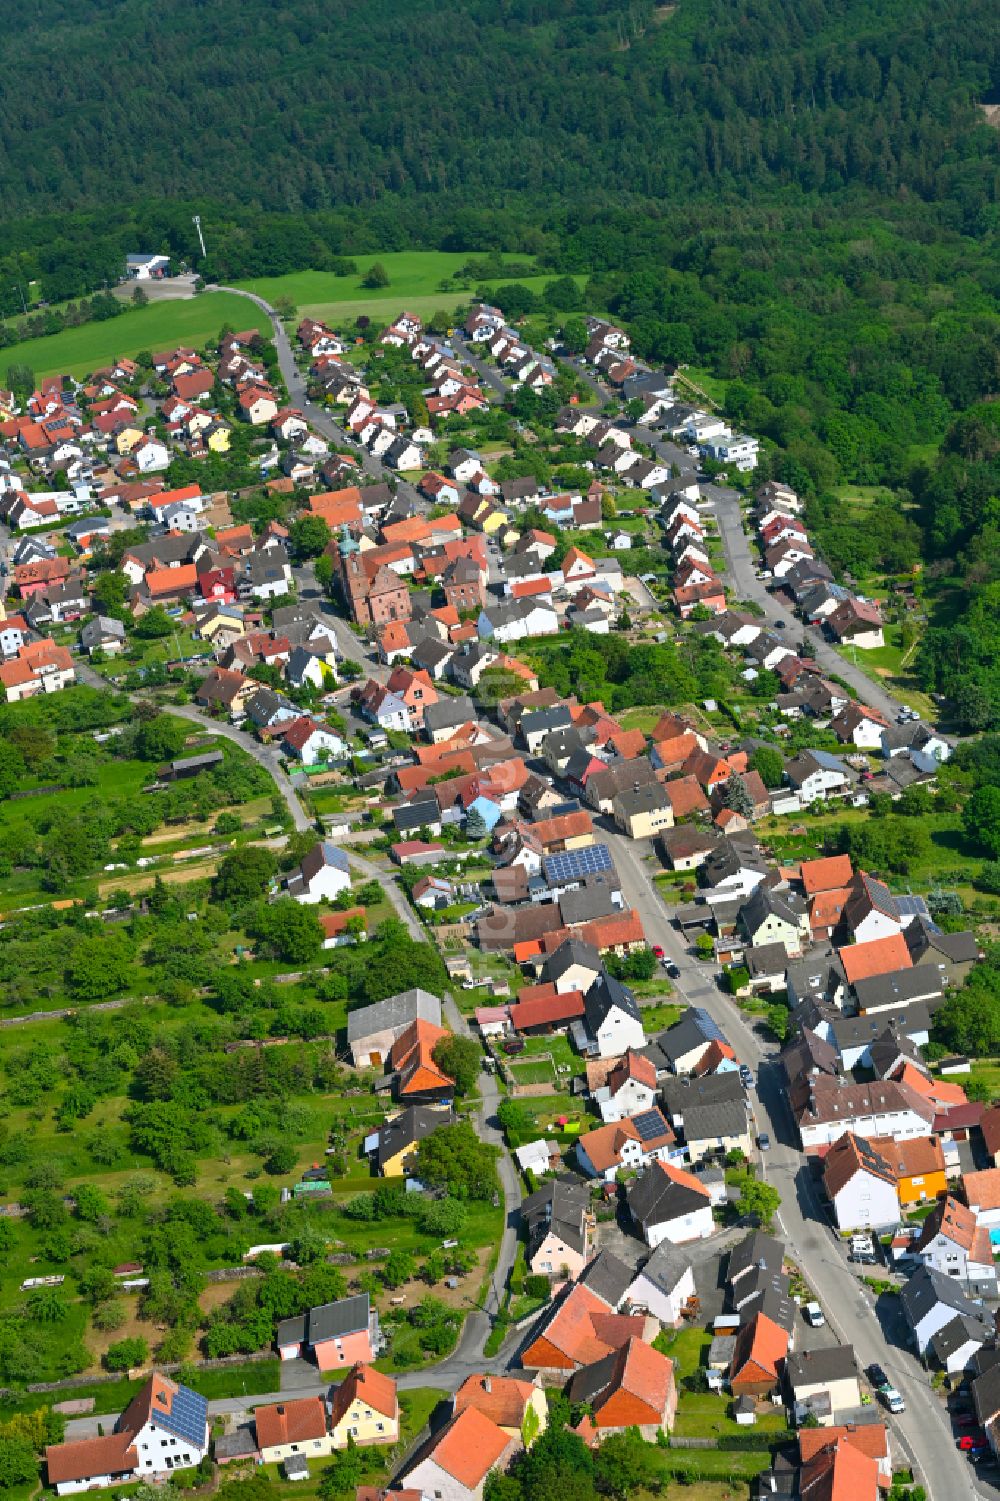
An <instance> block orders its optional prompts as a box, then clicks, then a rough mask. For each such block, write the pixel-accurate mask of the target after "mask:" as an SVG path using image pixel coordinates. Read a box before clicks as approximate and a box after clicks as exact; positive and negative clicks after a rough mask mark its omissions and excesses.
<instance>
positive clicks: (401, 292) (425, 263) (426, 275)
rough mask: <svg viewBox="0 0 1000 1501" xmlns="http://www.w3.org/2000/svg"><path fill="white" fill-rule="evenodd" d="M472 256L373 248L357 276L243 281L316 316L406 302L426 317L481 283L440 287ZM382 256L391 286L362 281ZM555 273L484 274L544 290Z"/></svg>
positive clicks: (303, 274) (380, 310)
mask: <svg viewBox="0 0 1000 1501" xmlns="http://www.w3.org/2000/svg"><path fill="white" fill-rule="evenodd" d="M469 259H470V256H469V254H468V253H467V252H465V251H462V252H461V253H458V252H453V251H446V250H399V251H388V252H386V253H385V254H378V253H376V252H373V253H372V254H370V255H358V256H355V257H354V260H355V261H356V263H357V267H358V270H357V273H356V274H355V275H353V276H332V275H331V274H330V273H329V272H326V271H295V272H292V273H290V274H289V275H288V276H262V277H256V278H254V279H253V280H251V281H244V282H239V283H237V285H238V286H240V287H242V288H245V289H246V290H247V291H248V292H255V293H256V294H257V296H258V297H266V298H267V299H268V301H269V302H271V303H272V305H273V303H274V301H275V300H276V299H277V298H279V297H288V298H290V299H291V301H292V302H294V304H295V306H296V308H297V310H298V312H299V313H304V314H307V315H308V316H309V317H313V318H323V319H328V320H333V321H336V320H338V319H339V320H341V321H343V320H346V319H353V318H357V317H360V316H361V315H365V316H367V317H370V318H385V317H386V316H387V314H390V313H395V312H402V311H403V309H404V308H405V309H406V311H407V312H411V313H416V314H417V315H418V316H419V317H421V318H425V317H430V316H431V315H432V314H434V313H436V312H438V311H439V310H445V311H449V312H450V311H451V309H452V308H454V307H457V306H458V305H459V303H463V302H468V301H469V300H470V299H471V297H472V295H473V294H474V292H475V290H476V286H477V285H479V280H478V279H473V278H467V279H465V281H464V282H463V283H462V285H461V287H459V288H457V289H456V290H455V291H453V292H438V291H436V290H435V289H436V288H437V286H438V284H439V283H440V282H442V281H444V280H445V279H446V278H447V277H451V276H454V275H455V274H456V273H458V272H460V271H461V269H462V267H463V266H464V265H465V263H466V262H467V261H468V260H469ZM530 259H531V257H530V256H519V257H518V260H519V261H520V262H522V263H524V262H526V261H530ZM376 261H377V262H379V263H380V264H381V265H383V266H384V267H385V269H386V271H387V272H388V274H389V285H388V286H387V287H378V288H373V287H365V286H363V285H362V283H363V280H364V277H365V275H366V273H367V271H368V270H369V268H370V267H371V266H372V265H374V264H375V262H376ZM553 276H554V273H551V272H550V273H546V274H544V275H539V276H528V277H520V276H518V277H513V276H498V277H488V278H483V280H485V281H488V282H489V284H490V286H503V285H505V284H509V283H510V282H512V281H516V282H517V283H518V284H519V285H521V286H526V287H530V288H531V290H532V291H533V292H542V291H544V289H545V287H546V285H547V284H548V283H549V282H550V281H552V280H553ZM577 281H578V282H579V283H580V285H581V286H582V285H583V284H584V282H585V281H586V277H585V276H579V277H577Z"/></svg>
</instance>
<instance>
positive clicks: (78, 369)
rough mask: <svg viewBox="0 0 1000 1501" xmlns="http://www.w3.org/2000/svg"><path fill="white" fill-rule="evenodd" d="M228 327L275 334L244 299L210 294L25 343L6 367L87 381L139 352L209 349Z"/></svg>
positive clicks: (9, 355) (8, 352) (13, 349)
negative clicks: (211, 341) (206, 346)
mask: <svg viewBox="0 0 1000 1501" xmlns="http://www.w3.org/2000/svg"><path fill="white" fill-rule="evenodd" d="M224 323H230V324H232V326H233V327H234V328H259V329H261V330H262V331H263V332H265V333H270V328H271V325H270V322H269V320H268V319H267V318H266V317H265V316H264V314H263V313H262V312H261V311H260V309H259V308H257V307H255V306H254V305H253V303H252V302H248V301H247V300H246V298H245V297H234V296H233V295H232V293H229V292H205V293H203V294H202V295H201V296H200V297H191V298H187V299H178V300H177V301H176V302H174V301H166V300H165V301H163V302H151V303H150V304H149V306H148V307H144V308H130V309H129V311H128V312H127V313H123V314H122V315H121V317H119V318H111V319H109V320H108V321H107V322H105V323H85V324H83V325H82V327H80V328H67V329H64V330H63V332H62V333H59V334H49V335H48V336H47V337H45V338H43V339H26V340H25V341H24V342H23V343H22V344H12V345H11V346H10V348H9V349H5V350H4V363H5V366H6V365H16V364H25V365H29V366H30V367H31V369H32V370H34V372H35V378H36V380H40V379H41V378H42V377H43V376H46V375H87V374H89V372H90V371H91V370H94V369H95V368H96V367H97V366H99V365H105V364H108V363H109V362H110V361H111V360H113V359H114V358H115V357H116V356H118V355H132V354H136V353H137V352H138V351H139V350H140V349H148V350H150V351H153V350H157V349H163V348H164V347H166V348H169V347H170V346H171V345H173V344H195V345H199V344H204V343H206V342H207V341H208V340H209V339H214V338H215V337H216V335H217V334H218V332H219V330H220V329H221V327H222V325H223V324H224Z"/></svg>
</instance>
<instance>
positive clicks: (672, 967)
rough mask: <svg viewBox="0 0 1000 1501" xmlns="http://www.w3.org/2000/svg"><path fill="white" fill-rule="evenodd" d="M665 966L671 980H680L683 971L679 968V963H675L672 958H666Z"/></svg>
mask: <svg viewBox="0 0 1000 1501" xmlns="http://www.w3.org/2000/svg"><path fill="white" fill-rule="evenodd" d="M663 968H664V971H665V973H666V974H667V975H669V977H670V979H671V980H679V979H680V977H681V972H680V970H679V968H678V967H677V965H676V964H675V963H674V961H673V960H672V959H664V961H663Z"/></svg>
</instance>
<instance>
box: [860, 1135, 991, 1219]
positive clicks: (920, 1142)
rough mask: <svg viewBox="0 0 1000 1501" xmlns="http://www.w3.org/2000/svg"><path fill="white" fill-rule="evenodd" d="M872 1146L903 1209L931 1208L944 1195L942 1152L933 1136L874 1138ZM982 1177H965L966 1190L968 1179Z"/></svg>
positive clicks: (944, 1177) (945, 1186)
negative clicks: (885, 1165) (891, 1178)
mask: <svg viewBox="0 0 1000 1501" xmlns="http://www.w3.org/2000/svg"><path fill="white" fill-rule="evenodd" d="M872 1146H873V1147H874V1148H875V1150H876V1151H877V1152H880V1153H881V1155H882V1156H883V1157H884V1158H885V1160H886V1162H888V1164H889V1166H890V1167H891V1168H892V1170H893V1172H894V1173H895V1175H896V1191H897V1192H898V1194H899V1202H900V1204H901V1205H902V1206H903V1208H904V1209H906V1208H908V1207H909V1205H911V1204H933V1202H934V1200H935V1199H937V1198H940V1197H941V1195H942V1194H945V1193H947V1191H948V1179H947V1176H946V1175H945V1169H944V1152H943V1151H942V1149H941V1143H940V1141H939V1140H938V1138H937V1137H936V1136H913V1137H910V1138H909V1139H908V1140H907V1141H896V1140H895V1139H894V1138H892V1137H887V1136H884V1137H875V1138H874V1139H873V1140H872ZM985 1176H986V1174H983V1173H967V1174H966V1177H965V1184H966V1188H967V1189H968V1185H969V1179H970V1178H981V1177H985ZM970 1202H971V1201H970Z"/></svg>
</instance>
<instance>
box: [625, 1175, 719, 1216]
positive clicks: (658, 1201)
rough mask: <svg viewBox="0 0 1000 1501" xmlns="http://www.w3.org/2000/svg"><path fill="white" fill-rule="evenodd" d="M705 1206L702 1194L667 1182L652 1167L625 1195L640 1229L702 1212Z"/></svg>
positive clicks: (666, 1178) (667, 1180)
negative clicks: (640, 1226) (698, 1210)
mask: <svg viewBox="0 0 1000 1501" xmlns="http://www.w3.org/2000/svg"><path fill="white" fill-rule="evenodd" d="M708 1202H709V1201H708V1198H707V1196H706V1195H705V1194H703V1193H699V1192H698V1191H697V1190H696V1189H694V1188H689V1187H688V1185H687V1184H686V1183H677V1182H675V1181H674V1179H673V1178H668V1177H667V1175H666V1173H664V1172H663V1171H662V1170H661V1169H660V1168H659V1167H658V1166H657V1165H656V1164H655V1163H654V1164H653V1165H652V1166H651V1167H648V1168H646V1170H645V1172H643V1173H642V1174H641V1175H640V1176H639V1177H638V1178H637V1179H636V1180H635V1182H634V1183H633V1184H632V1185H631V1187H630V1188H629V1191H628V1207H629V1212H630V1214H631V1215H632V1218H633V1219H634V1220H635V1222H636V1223H637V1224H639V1225H642V1226H643V1227H645V1226H647V1225H663V1224H666V1223H668V1222H669V1221H670V1220H676V1219H680V1217H681V1216H682V1215H685V1214H693V1213H694V1212H695V1210H697V1209H704V1207H705V1205H706V1204H707V1203H708Z"/></svg>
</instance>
